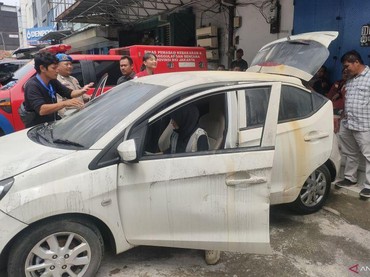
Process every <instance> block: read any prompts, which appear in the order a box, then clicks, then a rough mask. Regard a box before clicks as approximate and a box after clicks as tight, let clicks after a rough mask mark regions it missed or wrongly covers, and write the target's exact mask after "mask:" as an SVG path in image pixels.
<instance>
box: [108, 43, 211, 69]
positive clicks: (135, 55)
mask: <svg viewBox="0 0 370 277" xmlns="http://www.w3.org/2000/svg"><path fill="white" fill-rule="evenodd" d="M147 52H152V53H154V54H155V55H156V56H157V62H158V64H157V68H156V70H155V73H156V74H158V73H166V72H178V71H195V70H207V58H206V49H205V48H203V47H190V46H157V45H132V46H126V47H121V48H113V49H110V50H109V54H112V55H121V56H122V55H127V56H130V57H131V58H132V60H133V61H134V70H135V72H140V67H141V65H142V64H143V56H144V55H145V53H147Z"/></svg>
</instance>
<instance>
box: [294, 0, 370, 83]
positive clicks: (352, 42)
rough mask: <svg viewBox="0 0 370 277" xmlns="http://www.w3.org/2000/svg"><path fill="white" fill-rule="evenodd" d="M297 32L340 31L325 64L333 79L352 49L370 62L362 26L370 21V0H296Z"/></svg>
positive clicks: (295, 21)
mask: <svg viewBox="0 0 370 277" xmlns="http://www.w3.org/2000/svg"><path fill="white" fill-rule="evenodd" d="M294 10H295V16H294V33H303V32H312V31H324V30H329V31H338V32H339V36H338V38H337V39H336V40H335V41H334V42H333V43H332V45H331V46H330V48H329V50H330V56H329V58H328V59H327V61H326V63H325V65H326V66H327V67H328V70H329V73H330V77H331V80H332V81H334V80H337V79H339V78H340V76H341V73H340V72H341V68H342V66H341V63H340V58H341V56H342V55H343V54H344V53H345V52H347V51H349V50H352V49H355V50H356V51H358V52H359V53H360V54H361V56H362V59H363V60H364V62H365V64H368V65H369V64H370V47H361V45H360V38H361V27H362V26H363V25H365V24H369V11H370V1H362V0H351V1H348V0H347V1H346V0H325V1H319V0H296V1H295V6H294Z"/></svg>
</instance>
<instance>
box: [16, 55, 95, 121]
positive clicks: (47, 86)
mask: <svg viewBox="0 0 370 277" xmlns="http://www.w3.org/2000/svg"><path fill="white" fill-rule="evenodd" d="M34 61H35V69H36V72H37V74H36V76H34V77H32V78H31V79H30V80H29V81H28V82H27V84H26V86H25V91H24V98H25V99H24V102H23V104H22V106H21V109H20V114H21V118H22V120H23V122H24V123H25V125H26V128H28V127H31V126H34V125H37V124H40V123H44V122H49V121H54V120H57V119H60V117H59V115H58V113H57V112H58V111H59V110H61V109H63V108H66V107H75V108H81V107H82V106H83V105H84V103H83V102H82V101H80V100H79V99H75V98H76V97H79V96H81V95H83V94H84V93H85V92H87V91H88V90H89V88H90V87H92V84H89V85H86V86H84V87H83V88H82V89H77V90H72V89H69V88H67V87H66V86H64V85H62V84H61V83H60V82H59V81H58V80H57V76H58V72H57V67H58V60H57V58H56V57H55V55H53V54H51V53H48V52H42V53H38V54H36V55H35V58H34ZM56 93H58V94H60V95H61V96H63V97H65V98H68V99H67V100H65V101H61V102H57V98H56ZM22 112H23V113H22ZM22 114H23V115H22Z"/></svg>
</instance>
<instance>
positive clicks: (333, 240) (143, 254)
mask: <svg viewBox="0 0 370 277" xmlns="http://www.w3.org/2000/svg"><path fill="white" fill-rule="evenodd" d="M357 196H358V195H357ZM369 211H370V201H361V200H359V199H358V198H357V197H353V196H351V195H350V194H348V193H344V191H338V190H334V189H333V190H332V191H331V195H330V198H329V200H328V202H327V204H326V206H325V207H324V208H323V209H322V210H321V211H319V212H317V213H315V214H311V215H306V216H301V215H296V214H295V213H293V212H291V211H290V210H289V209H287V208H286V207H284V206H274V207H272V208H271V220H270V233H271V246H272V249H273V254H272V255H252V254H238V253H231V252H223V253H222V254H221V260H220V262H219V263H218V264H217V265H215V266H207V265H206V264H205V262H204V259H203V251H199V250H188V249H171V248H157V247H137V248H134V249H132V250H129V251H127V252H125V253H122V254H120V255H118V256H115V255H112V254H109V253H107V255H106V257H105V259H104V261H103V263H102V266H101V269H100V271H99V273H98V275H97V277H107V276H112V277H124V276H130V277H131V276H138V277H144V276H145V277H149V276H153V277H157V276H158V277H159V276H161V277H170V276H171V277H188V276H207V277H214V276H215V277H218V276H220V277H221V276H225V277H244V276H248V277H253V276H256V277H257V276H258V277H260V276H264V277H268V276H271V277H272V276H284V277H285V276H286V277H290V276H292V277H293V276H294V277H296V276H319V277H321V276H322V277H331V276H332V277H338V276H359V277H361V276H370V216H369ZM356 271H357V273H356Z"/></svg>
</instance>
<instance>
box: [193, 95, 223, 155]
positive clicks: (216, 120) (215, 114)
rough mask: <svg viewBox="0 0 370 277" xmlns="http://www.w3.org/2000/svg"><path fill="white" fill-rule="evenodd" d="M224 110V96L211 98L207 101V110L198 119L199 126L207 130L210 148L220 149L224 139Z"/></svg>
mask: <svg viewBox="0 0 370 277" xmlns="http://www.w3.org/2000/svg"><path fill="white" fill-rule="evenodd" d="M224 110H225V108H224V98H220V97H216V98H213V99H211V101H210V102H209V112H208V113H207V114H205V115H203V116H201V117H200V119H199V126H200V127H201V128H203V129H204V130H205V131H206V132H207V135H208V141H209V146H210V150H217V149H220V148H221V146H222V143H223V141H224V132H225V112H224Z"/></svg>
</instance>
